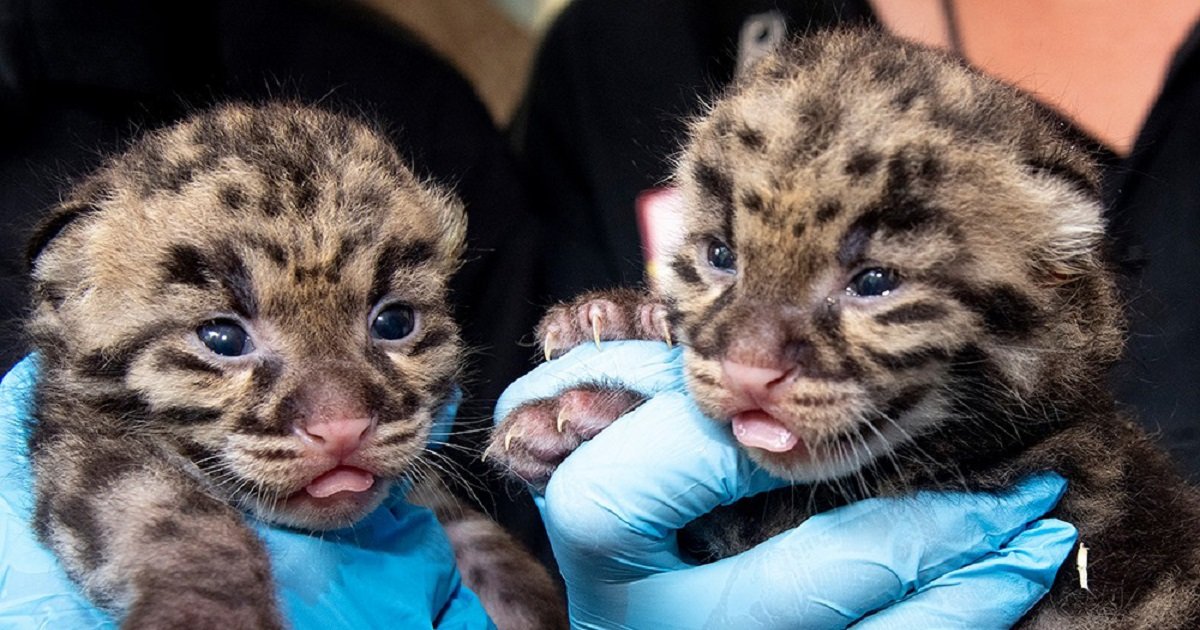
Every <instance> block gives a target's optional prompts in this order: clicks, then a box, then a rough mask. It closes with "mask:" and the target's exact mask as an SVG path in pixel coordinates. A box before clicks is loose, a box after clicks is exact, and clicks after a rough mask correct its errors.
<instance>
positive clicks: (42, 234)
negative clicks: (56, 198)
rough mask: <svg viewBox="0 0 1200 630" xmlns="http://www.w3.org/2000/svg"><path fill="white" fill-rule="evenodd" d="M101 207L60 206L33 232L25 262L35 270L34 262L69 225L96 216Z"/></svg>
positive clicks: (83, 205) (89, 205) (76, 204)
mask: <svg viewBox="0 0 1200 630" xmlns="http://www.w3.org/2000/svg"><path fill="white" fill-rule="evenodd" d="M99 211H100V207H99V206H97V205H95V204H91V203H68V204H66V205H63V206H60V207H59V208H57V209H56V210H54V212H53V213H52V214H50V216H48V217H46V218H45V219H43V220H42V221H41V222H40V223H39V224H38V226H37V227H36V228H35V229H34V231H33V236H32V237H31V238H30V239H29V244H28V245H27V246H26V248H25V261H26V263H27V264H28V265H29V267H30V268H31V269H32V268H33V262H34V261H35V260H37V257H38V256H40V255H41V253H42V250H44V249H46V246H47V245H49V244H50V241H52V240H54V238H55V237H57V236H58V235H59V234H61V233H62V231H63V230H65V229H66V228H67V226H68V225H70V224H71V223H73V222H75V220H76V219H80V218H82V217H85V216H88V215H90V214H94V213H96V212H99Z"/></svg>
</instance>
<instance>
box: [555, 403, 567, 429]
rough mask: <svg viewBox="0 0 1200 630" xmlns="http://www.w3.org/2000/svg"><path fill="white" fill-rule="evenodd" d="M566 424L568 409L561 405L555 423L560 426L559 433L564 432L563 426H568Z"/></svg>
mask: <svg viewBox="0 0 1200 630" xmlns="http://www.w3.org/2000/svg"><path fill="white" fill-rule="evenodd" d="M566 424H567V410H566V408H564V407H559V408H558V420H557V422H556V423H555V426H556V427H557V428H558V432H559V433H562V432H563V427H564V426H566Z"/></svg>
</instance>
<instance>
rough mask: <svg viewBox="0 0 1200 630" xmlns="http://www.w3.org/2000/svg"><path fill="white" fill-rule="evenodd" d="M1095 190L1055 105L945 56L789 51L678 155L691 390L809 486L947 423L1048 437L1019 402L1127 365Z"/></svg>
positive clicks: (675, 297)
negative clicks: (1048, 106)
mask: <svg viewBox="0 0 1200 630" xmlns="http://www.w3.org/2000/svg"><path fill="white" fill-rule="evenodd" d="M1097 181H1098V180H1097V173H1096V169H1095V168H1094V166H1093V165H1092V164H1091V162H1090V160H1089V158H1088V156H1087V155H1086V153H1085V152H1084V151H1083V150H1082V149H1080V148H1079V147H1077V146H1076V145H1074V144H1072V142H1071V140H1070V139H1069V138H1067V137H1065V136H1064V134H1063V133H1062V131H1061V130H1060V128H1059V126H1058V125H1057V123H1056V122H1055V121H1054V120H1052V119H1051V118H1050V117H1049V116H1047V115H1046V113H1045V112H1044V111H1043V110H1041V109H1040V108H1039V107H1037V106H1036V105H1034V104H1033V103H1031V102H1030V101H1029V100H1027V99H1026V98H1025V97H1023V96H1021V95H1019V94H1018V93H1017V92H1016V91H1015V90H1014V89H1012V88H1009V87H1008V86H1005V85H1003V84H1000V83H998V82H996V81H994V80H991V79H989V78H986V77H984V76H982V75H980V74H979V73H977V72H975V71H973V70H971V69H969V68H967V67H965V66H964V65H963V64H961V63H960V62H958V61H956V60H954V59H952V58H951V57H949V56H948V55H945V54H942V53H939V52H935V51H932V50H928V49H924V48H921V47H918V46H915V45H911V44H906V43H901V42H898V41H894V40H892V39H890V38H888V37H886V36H884V35H881V34H878V33H872V32H834V33H826V34H821V35H816V36H812V37H808V38H804V39H801V40H799V41H797V42H795V43H793V44H792V45H791V46H790V47H788V48H786V49H785V50H783V51H781V52H780V53H779V54H776V55H773V56H771V57H768V58H767V59H766V60H764V61H763V62H761V63H760V64H759V65H758V66H757V67H756V69H755V70H754V71H753V72H751V73H749V74H748V76H746V77H744V78H743V79H741V80H739V81H738V82H737V83H736V84H735V85H734V86H733V87H732V88H731V90H730V91H729V93H727V94H726V95H724V96H723V97H722V98H720V99H719V100H718V101H717V102H716V103H715V105H713V106H712V108H711V110H710V111H708V112H707V113H706V114H705V115H704V116H702V117H701V118H699V119H698V120H696V121H695V122H694V124H693V125H692V127H691V135H690V140H689V143H688V145H687V147H686V149H685V151H684V152H683V154H682V156H681V157H680V159H679V163H678V169H677V172H676V183H677V184H678V186H679V187H680V189H681V192H682V194H683V196H684V197H685V199H686V208H687V209H686V211H685V213H686V220H685V224H686V230H687V234H688V236H687V238H686V239H684V240H683V243H682V245H680V246H679V247H678V248H677V249H676V250H675V251H674V252H673V253H672V255H671V257H670V258H669V260H670V262H669V264H668V265H666V266H665V268H664V273H663V278H662V280H661V292H662V293H663V294H664V296H663V297H665V301H666V302H668V303H670V304H673V305H675V306H676V308H677V309H678V311H679V312H678V313H676V314H675V317H674V321H676V322H677V328H678V330H677V331H676V335H677V337H678V338H679V339H680V340H681V341H682V342H683V343H684V344H685V345H686V346H687V353H686V355H685V356H686V364H687V371H688V375H689V379H690V385H691V388H692V391H693V393H694V394H695V395H696V397H697V398H698V400H699V401H700V403H701V404H702V406H703V407H704V408H705V409H706V411H708V412H709V413H710V414H711V415H713V416H714V417H718V418H723V419H726V420H729V421H731V422H732V424H733V430H734V433H735V435H736V436H738V438H739V440H741V442H742V443H743V444H744V445H746V446H748V447H750V451H751V453H752V454H753V455H754V457H755V458H756V459H758V461H760V462H761V463H762V464H764V465H766V466H768V467H769V468H771V469H772V470H774V471H775V472H777V473H778V474H783V475H786V476H789V477H791V478H793V479H796V480H798V481H814V480H820V479H829V478H835V477H839V476H842V475H846V474H850V473H852V472H855V471H858V470H861V469H863V468H864V467H867V466H873V465H878V464H880V462H883V461H885V460H888V459H889V457H891V458H892V459H893V460H897V459H899V458H900V455H898V453H899V452H900V451H902V450H903V449H905V448H909V447H910V446H912V445H913V444H914V443H915V442H920V441H922V440H928V439H932V438H930V437H929V436H932V435H933V434H934V433H938V434H939V435H943V436H944V435H947V434H948V433H947V432H952V431H951V428H952V427H954V426H960V425H966V424H970V423H977V424H978V423H987V424H989V425H995V424H1004V425H1005V426H1010V425H1011V426H1015V427H1017V428H1016V429H1014V430H1015V431H1016V432H1017V433H1022V432H1025V431H1027V430H1028V431H1029V432H1036V431H1037V429H1036V428H1032V427H1030V426H1028V425H1029V424H1030V423H1032V422H1033V420H1030V419H1029V417H1028V415H1027V414H1023V413H1022V412H1021V409H1022V405H1026V404H1034V405H1036V404H1037V403H1036V400H1037V399H1039V397H1054V398H1055V399H1056V400H1062V399H1071V400H1076V399H1081V398H1086V395H1085V394H1084V389H1086V387H1089V386H1090V385H1086V384H1089V383H1090V384H1095V383H1097V382H1100V380H1102V379H1099V378H1098V375H1100V374H1103V370H1104V369H1105V367H1106V366H1108V365H1109V364H1111V363H1112V362H1113V361H1114V360H1115V358H1116V356H1117V354H1118V353H1119V350H1120V345H1121V343H1120V334H1119V321H1118V320H1119V310H1118V308H1117V307H1116V304H1115V301H1114V297H1113V288H1112V282H1111V279H1110V277H1109V276H1108V274H1107V272H1106V271H1105V267H1104V264H1103V262H1102V260H1101V257H1100V253H1099V249H1100V247H1099V243H1100V239H1101V237H1102V234H1103V224H1102V221H1101V216H1100V203H1099V194H1098V191H1097ZM1050 384H1053V385H1050ZM1052 388H1060V391H1051V389H1052ZM1072 388H1075V389H1072ZM1023 423H1024V424H1023ZM1000 430H1003V429H1000Z"/></svg>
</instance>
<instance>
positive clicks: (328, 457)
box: [29, 104, 561, 628]
mask: <svg viewBox="0 0 1200 630" xmlns="http://www.w3.org/2000/svg"><path fill="white" fill-rule="evenodd" d="M465 229H466V217H465V215H464V212H463V209H462V207H461V206H460V204H459V203H458V201H457V200H455V199H454V198H453V197H452V196H451V195H450V194H448V193H447V192H445V191H442V190H440V189H439V188H437V187H436V186H433V185H430V184H429V183H426V182H422V181H419V180H418V179H417V178H416V177H415V176H414V175H413V173H412V171H411V170H410V169H409V168H408V167H407V166H406V165H405V164H404V163H403V162H402V161H401V160H400V158H399V157H398V155H397V153H396V151H395V150H394V149H393V148H392V147H391V146H390V145H389V144H388V142H387V141H386V140H385V139H384V137H383V136H382V135H381V134H380V133H378V132H376V131H374V130H373V129H371V128H370V127H368V126H367V125H365V124H363V123H360V122H357V121H354V120H351V119H349V118H346V117H343V116H340V115H335V114H332V113H328V112H324V111H320V110H316V109H311V108H306V107H302V106H297V105H289V104H273V105H267V106H260V107H252V106H243V105H229V106H224V107H220V108H217V109H215V110H212V111H209V112H205V113H201V114H199V115H196V116H194V117H192V118H190V119H188V120H185V121H184V122H181V123H179V124H177V125H175V126H173V127H170V128H167V129H165V130H162V131H158V132H154V133H150V134H148V135H147V136H145V137H144V138H143V139H141V140H140V141H138V142H137V143H136V144H135V145H133V146H132V147H131V148H130V149H129V150H128V151H127V152H126V153H125V154H123V155H121V156H119V157H117V158H115V159H112V160H111V161H110V162H108V163H107V165H105V166H104V167H103V168H101V169H100V170H99V171H98V172H97V173H95V174H94V175H92V176H91V177H89V178H88V179H87V180H85V181H84V182H83V183H82V184H81V185H80V186H78V187H77V188H76V189H75V191H74V192H72V193H71V194H70V195H69V196H68V197H67V199H66V201H64V202H63V204H62V205H61V206H60V207H59V208H58V209H57V210H55V212H54V213H53V214H52V215H51V216H50V217H49V218H48V219H47V220H46V221H44V222H43V224H42V227H41V229H40V231H39V232H38V234H37V235H36V236H35V238H34V239H33V241H32V244H31V254H30V255H31V260H32V266H33V277H34V293H35V309H34V313H33V316H32V318H31V321H30V324H29V329H30V331H31V333H32V337H33V339H34V341H35V344H36V348H37V350H38V354H39V363H40V369H41V376H40V380H39V383H38V386H37V393H36V410H35V412H34V414H33V416H34V419H33V425H32V431H31V438H30V442H29V449H30V456H31V460H32V462H33V468H34V476H35V493H36V516H35V523H34V526H35V528H36V531H37V534H38V536H39V537H40V538H41V540H42V541H43V542H45V543H46V544H47V545H48V546H49V547H50V548H51V549H53V550H54V552H55V553H56V554H57V555H58V557H59V558H60V559H61V560H62V562H63V564H64V566H65V567H66V568H67V570H68V572H69V573H70V575H71V576H72V578H74V579H75V580H76V581H77V582H78V583H79V584H80V585H81V586H82V587H83V588H84V589H85V591H86V592H87V594H88V596H89V597H90V598H91V599H92V600H93V601H95V602H96V603H97V604H99V605H101V606H104V607H106V608H108V609H110V610H112V611H113V612H114V613H115V614H117V615H118V617H119V618H122V619H123V621H122V625H123V627H129V628H168V627H170V628H180V627H228V628H276V627H281V626H282V625H283V624H282V620H281V617H280V614H279V608H278V605H277V604H276V602H275V601H274V594H273V593H274V589H273V586H272V582H271V577H270V567H269V564H268V560H267V557H266V554H265V553H264V549H263V546H262V543H261V542H260V541H259V540H258V539H257V538H256V536H255V535H254V534H253V532H252V531H251V530H250V529H249V528H248V527H247V526H246V524H245V523H244V519H243V515H244V514H252V515H253V516H255V517H257V518H260V519H262V520H265V521H269V522H272V523H277V524H280V525H285V526H289V527H296V528H301V529H308V530H318V531H319V530H325V529H331V528H340V527H344V526H348V525H351V524H353V523H354V522H356V521H357V520H358V519H360V518H361V517H363V516H364V515H366V514H367V513H369V512H370V511H371V510H373V509H374V508H375V507H376V506H377V505H379V503H380V502H381V501H382V500H383V499H384V498H385V497H386V496H387V495H388V493H389V491H391V490H392V488H393V486H394V485H395V484H396V482H397V481H399V480H401V479H402V478H404V477H406V476H409V477H411V476H413V475H416V476H421V475H422V474H423V473H422V472H421V471H422V470H423V469H422V468H420V467H419V464H420V463H421V460H420V459H419V458H420V456H421V454H422V452H423V448H424V445H425V443H426V441H427V440H428V438H429V435H430V429H431V425H432V421H433V418H434V416H435V415H436V414H437V413H439V411H440V410H441V409H442V408H444V407H445V405H446V404H447V402H448V401H449V400H450V398H451V397H452V396H453V394H454V390H455V387H456V383H457V382H458V380H459V377H460V367H461V364H462V362H461V357H462V356H463V347H462V343H461V341H460V338H459V331H458V327H457V326H456V324H455V323H454V321H453V320H452V318H451V314H450V309H449V306H448V304H447V299H446V298H447V295H446V292H447V288H446V286H447V281H448V278H449V276H450V275H451V273H452V272H453V271H454V270H455V269H456V268H457V266H458V264H459V263H458V260H459V255H460V253H461V251H462V249H463V244H464V243H463V241H464V236H465ZM389 308H398V309H401V310H403V311H404V312H410V313H412V314H413V325H412V326H411V330H410V331H408V332H407V334H404V335H403V336H402V337H399V338H387V337H381V336H380V335H378V334H375V333H373V332H372V331H373V330H376V329H373V328H372V327H373V322H375V321H376V318H377V317H379V316H380V313H381V312H384V311H386V310H387V309H389ZM406 309H407V310H406ZM212 322H223V323H224V324H225V325H234V326H235V327H240V328H241V329H242V330H244V331H245V332H246V333H247V334H248V338H249V340H250V344H251V345H250V346H249V347H247V346H245V345H244V344H243V345H242V348H243V349H248V352H245V353H242V352H240V351H238V353H237V354H234V355H228V354H226V355H222V354H219V353H218V352H217V351H215V350H214V349H213V348H212V347H210V346H208V345H206V343H205V342H204V341H203V340H202V339H201V333H202V331H203V330H204V329H205V327H206V326H209V325H211V324H212ZM222 330H227V329H222ZM400 332H405V331H404V330H400ZM354 422H361V423H362V424H361V433H360V431H359V430H358V429H355V430H354V431H353V433H354V435H351V436H350V437H346V438H345V439H346V440H349V442H347V444H349V446H346V448H345V449H341V450H332V449H333V447H332V446H330V447H329V448H325V447H323V446H321V443H324V442H325V441H326V440H327V439H328V440H333V439H334V438H333V437H329V436H326V437H322V436H323V435H325V434H322V433H319V432H318V431H317V429H315V428H313V427H314V424H319V423H325V425H327V426H332V427H338V426H346V424H347V423H354ZM356 426H358V425H356ZM338 439H342V438H338ZM360 439H361V442H359V440H360ZM330 444H332V443H330ZM339 448H340V447H339ZM335 467H352V468H353V469H356V470H358V471H359V472H360V473H361V472H363V471H365V472H366V473H369V474H370V476H372V477H373V483H372V484H371V485H370V486H369V489H367V490H365V491H356V492H337V493H334V494H332V496H325V497H318V496H317V495H314V494H312V493H309V492H305V489H306V487H310V484H313V483H315V482H314V479H316V478H318V477H320V476H322V475H323V474H325V473H326V472H328V471H330V470H331V469H334V468H335ZM426 468H428V467H426ZM360 478H361V475H360ZM459 514H462V511H461V510H460V511H459ZM478 527H480V528H481V529H480V531H481V532H482V531H484V530H487V532H486V533H487V534H488V535H489V536H492V538H497V536H499V537H500V538H503V536H501V535H500V533H498V530H497V528H496V527H495V526H494V525H492V524H491V523H486V524H484V525H479V526H478ZM460 538H461V537H460ZM472 540H473V539H472ZM460 542H461V540H460ZM468 542H471V540H468ZM502 542H505V543H506V544H508V546H507V547H505V546H504V544H500V543H496V542H494V541H493V543H492V547H493V549H492V551H493V552H494V557H524V556H523V554H522V553H521V552H520V550H519V549H518V548H517V547H516V546H515V545H514V544H513V543H512V541H511V539H507V538H503V541H502ZM538 570H539V569H537V568H536V567H534V569H532V571H533V573H534V574H535V575H534V578H533V579H532V580H531V582H528V583H533V584H534V585H535V586H533V587H531V588H530V589H529V591H527V593H528V594H529V595H530V597H531V598H533V599H536V598H538V597H542V598H545V601H541V602H537V601H534V602H532V604H533V606H534V607H535V608H543V609H553V608H557V606H555V604H556V596H555V594H554V589H553V585H552V583H551V582H550V581H549V578H548V576H545V575H544V573H543V574H538V573H537V571H538ZM492 577H493V579H498V578H496V577H495V576H492ZM539 577H540V578H541V580H542V581H541V582H538V578H539ZM521 579H522V580H525V579H526V578H525V576H524V575H523V576H522V578H521ZM523 583H527V582H523ZM380 588H386V585H380ZM490 595H491V593H489V592H483V593H481V596H482V597H483V599H484V600H485V602H486V603H487V604H488V605H489V607H491V605H492V604H497V603H499V608H504V607H506V606H517V607H520V606H522V605H523V604H522V603H521V602H516V601H514V602H497V601H496V599H495V598H492V597H490ZM492 612H493V613H496V612H498V609H493V610H492ZM555 616H557V617H561V612H553V613H550V617H547V618H550V619H552V618H555Z"/></svg>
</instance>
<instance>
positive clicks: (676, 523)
mask: <svg viewBox="0 0 1200 630" xmlns="http://www.w3.org/2000/svg"><path fill="white" fill-rule="evenodd" d="M596 381H600V382H607V383H613V384H619V385H622V386H625V387H628V388H630V389H634V390H637V391H640V392H642V393H643V394H646V395H647V396H649V397H650V399H649V400H648V401H647V402H646V403H645V404H643V405H642V406H640V407H639V408H637V409H636V410H634V411H633V412H631V413H629V414H627V415H626V416H624V417H622V418H621V419H620V420H618V421H617V422H615V423H613V424H612V425H611V426H610V427H608V428H607V429H605V430H604V431H602V432H601V433H600V434H599V435H598V436H596V438H594V439H593V440H591V441H590V442H587V443H585V444H583V445H582V446H580V447H579V449H578V450H576V451H575V452H574V453H572V454H571V456H569V457H568V458H567V459H566V461H564V462H563V463H562V464H561V465H560V466H559V468H558V470H557V471H556V472H555V473H554V476H553V477H551V479H550V482H549V484H548V486H547V487H546V491H545V495H544V496H541V497H535V502H536V503H537V504H538V507H539V509H540V510H541V513H542V518H543V520H544V521H545V523H546V527H547V530H548V532H549V535H550V542H551V545H552V546H553V549H554V555H555V557H556V559H557V560H558V564H559V568H560V570H561V571H562V574H563V577H564V579H565V580H566V585H567V595H568V600H569V604H570V613H571V620H572V626H573V627H581V628H655V629H658V628H700V627H718V628H759V627H764V628H773V627H778V628H798V627H803V628H840V627H844V626H847V625H849V624H855V623H856V622H857V625H855V627H856V628H946V627H955V628H1007V627H1009V626H1011V625H1012V624H1014V623H1015V622H1016V621H1017V620H1018V619H1020V617H1021V616H1022V615H1023V614H1024V613H1025V612H1026V611H1027V610H1029V608H1031V607H1032V606H1033V605H1034V604H1035V603H1037V601H1038V600H1039V599H1040V598H1041V597H1042V595H1044V594H1045V593H1046V592H1047V590H1048V589H1049V587H1050V585H1051V584H1052V582H1053V581H1054V576H1055V574H1056V572H1057V571H1058V567H1059V565H1060V564H1062V562H1063V561H1064V559H1065V558H1066V556H1067V555H1068V554H1069V552H1070V551H1071V549H1072V546H1073V544H1074V541H1075V537H1076V532H1075V529H1074V528H1073V527H1072V526H1071V525H1069V524H1067V523H1063V522H1061V521H1056V520H1053V519H1043V520H1037V519H1038V518H1039V517H1041V516H1042V515H1044V514H1045V513H1046V512H1047V511H1049V510H1050V509H1051V508H1052V507H1053V506H1054V504H1055V503H1057V501H1058V499H1059V497H1060V496H1061V495H1062V493H1063V491H1064V490H1065V485H1066V484H1065V482H1064V481H1063V480H1062V478H1060V477H1058V476H1056V475H1041V476H1036V477H1033V478H1030V479H1027V480H1025V481H1024V482H1022V483H1020V484H1018V486H1017V487H1015V488H1013V489H1012V490H1011V491H1010V492H1007V493H1005V494H1003V495H999V496H996V495H992V494H969V493H960V492H944V493H935V492H921V493H917V494H915V495H914V496H912V497H908V498H900V499H870V500H866V501H861V502H858V503H854V504H851V505H847V506H844V507H841V508H838V509H835V510H831V511H829V512H825V513H822V514H818V515H816V516H814V517H812V518H810V519H808V520H807V521H805V522H804V523H803V524H801V525H800V526H799V527H797V528H795V529H793V530H791V531H788V532H785V533H783V534H780V535H779V536H776V537H775V538H772V539H770V540H768V541H767V542H765V543H763V544H761V545H759V546H758V547H756V548H754V549H752V550H750V551H747V552H745V553H743V554H741V555H739V556H735V557H732V558H727V559H725V560H721V561H719V562H716V563H713V564H708V565H701V566H693V565H689V564H688V563H686V562H684V560H683V559H682V558H681V557H680V554H679V549H678V547H677V544H676V531H677V530H678V529H679V528H680V527H682V526H683V525H685V524H686V523H688V522H690V521H692V520H693V519H695V518H696V517H697V516H700V515H702V514H705V513H707V512H709V511H711V510H712V509H713V508H714V507H716V506H718V505H723V504H728V503H732V502H733V501H735V500H737V499H739V498H742V497H745V496H749V495H751V494H755V493H757V492H761V491H764V490H767V489H769V488H773V487H780V486H782V485H785V483H786V482H783V481H780V480H776V479H771V478H770V477H768V476H767V475H766V474H765V473H763V472H762V471H761V470H760V469H758V468H757V466H755V465H754V464H753V462H751V460H750V459H749V458H748V457H747V456H746V455H745V453H744V452H743V451H742V450H741V448H739V447H738V446H737V444H736V442H735V441H734V439H733V437H732V435H731V434H730V431H729V429H728V427H725V426H722V425H720V424H718V423H716V422H713V421H712V420H710V419H708V418H705V417H704V416H703V415H702V414H701V413H700V411H699V410H698V409H697V408H696V406H695V404H694V403H693V402H692V401H691V399H690V398H689V397H688V395H687V393H686V391H685V389H684V384H683V373H682V362H681V353H680V350H679V349H668V348H667V347H666V346H665V345H664V344H659V343H651V342H633V341H629V342H618V343H607V344H604V347H603V350H601V351H597V350H596V349H595V348H593V347H591V346H582V347H579V348H576V349H575V350H572V351H571V352H570V353H568V354H567V355H565V356H564V357H562V358H560V359H557V360H554V361H551V362H549V363H546V364H543V365H542V366H539V367H538V368H537V369H535V370H533V371H532V372H531V373H530V374H528V375H526V376H525V377H523V378H521V379H520V380H518V381H517V382H516V383H514V384H513V385H512V386H510V387H509V388H508V390H506V391H505V392H504V394H503V396H502V397H501V399H500V401H499V403H498V405H497V408H496V418H497V419H502V418H504V417H505V416H506V415H507V414H508V412H509V411H511V410H512V409H514V408H515V407H517V406H519V405H521V404H523V403H525V402H527V401H530V400H534V399H537V398H544V397H549V396H553V395H555V394H556V393H557V392H559V391H561V390H562V389H564V388H567V387H570V386H572V385H575V384H579V383H582V382H596Z"/></svg>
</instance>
